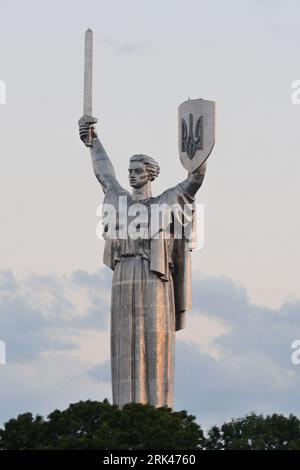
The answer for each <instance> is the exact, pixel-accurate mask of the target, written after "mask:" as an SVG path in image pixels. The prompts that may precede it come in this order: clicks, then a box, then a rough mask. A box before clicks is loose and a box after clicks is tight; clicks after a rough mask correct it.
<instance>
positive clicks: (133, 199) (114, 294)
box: [79, 30, 214, 408]
mask: <svg viewBox="0 0 300 470" xmlns="http://www.w3.org/2000/svg"><path fill="white" fill-rule="evenodd" d="M89 31H90V30H88V32H87V36H86V55H85V57H86V67H88V68H90V71H89V72H87V70H86V69H85V106H84V115H83V116H82V118H80V120H79V133H80V138H81V140H82V141H83V142H84V143H85V145H86V146H87V147H89V148H90V151H91V157H92V164H93V170H94V173H95V176H96V178H97V180H98V181H99V183H100V184H101V186H102V190H103V192H104V195H105V196H104V204H110V205H111V206H112V207H113V208H114V209H115V211H116V214H117V218H116V219H115V222H114V223H115V227H114V228H115V229H116V230H115V234H117V236H116V237H113V238H111V237H107V238H106V240H105V248H104V255H103V261H104V263H105V264H106V265H107V266H109V267H110V268H111V269H112V270H113V280H112V291H111V370H112V391H113V403H114V404H116V405H118V406H119V407H122V406H124V405H125V404H126V403H130V402H139V403H149V404H151V405H154V406H156V407H160V406H168V407H170V408H172V406H173V388H174V348H175V331H176V330H179V329H181V328H183V327H184V313H185V311H186V310H188V309H190V308H191V266H190V250H189V249H188V242H187V240H186V239H184V237H182V238H181V239H180V238H178V239H175V238H174V233H173V231H172V227H174V217H176V214H175V215H174V213H173V212H172V211H171V216H170V217H171V218H170V221H171V223H170V224H169V228H170V231H169V233H168V234H169V236H168V237H167V236H164V235H165V233H166V232H167V231H166V227H165V226H164V225H163V223H161V222H160V223H159V228H158V232H159V236H158V237H154V236H149V237H148V238H147V237H133V238H132V237H131V236H130V234H129V233H127V236H126V237H123V238H119V237H118V233H119V231H120V230H121V228H122V227H121V222H120V220H121V215H123V216H124V214H121V210H120V204H119V202H120V198H123V200H125V201H126V211H127V212H126V214H125V215H126V217H127V218H130V215H129V214H130V208H131V207H132V206H133V205H134V204H138V205H142V206H143V208H145V210H146V213H147V215H148V219H147V220H148V223H149V225H151V217H153V215H152V210H151V209H152V207H154V206H155V205H156V207H157V206H159V207H161V206H168V207H171V208H172V207H178V205H179V206H180V207H183V206H184V205H185V204H186V205H188V206H191V204H193V202H194V200H195V195H196V193H197V191H198V190H199V188H200V187H201V185H202V182H203V179H204V175H205V171H206V162H205V160H206V158H207V157H208V155H209V153H210V152H209V153H208V155H207V152H208V150H207V148H204V147H205V145H204V142H201V140H202V139H205V132H203V131H204V129H203V128H202V127H201V126H203V125H204V127H205V125H206V124H205V123H203V122H202V123H201V120H202V117H201V116H200V117H198V120H197V123H196V126H195V132H194V129H193V123H192V118H191V113H190V112H189V110H187V112H188V114H187V116H185V114H184V112H182V113H181V114H180V121H179V129H180V139H181V140H180V142H181V143H180V152H183V153H186V161H185V164H187V165H190V164H191V162H192V161H193V163H194V162H195V161H194V158H195V155H197V157H198V159H199V158H200V160H199V161H198V164H196V168H193V171H189V173H188V175H187V178H186V179H184V180H183V181H181V182H180V183H178V184H177V185H176V186H174V187H171V188H169V189H167V190H166V191H164V192H163V193H162V194H160V195H159V196H152V188H151V183H152V181H154V180H155V179H156V178H157V177H158V175H159V165H158V163H157V162H156V161H155V160H154V159H153V158H152V157H150V156H147V155H144V154H137V155H133V156H132V157H131V158H130V160H129V167H128V172H129V174H128V177H129V184H130V186H131V188H132V192H131V193H130V192H129V191H127V190H126V189H125V188H123V187H122V186H121V185H120V183H119V182H118V179H117V177H116V173H115V170H114V167H113V164H112V162H111V160H110V158H109V157H108V155H107V153H106V151H105V149H104V147H103V145H102V143H101V141H100V139H99V137H98V135H97V132H96V129H95V125H94V124H95V122H96V119H95V118H92V108H91V60H90V57H91V46H92V43H91V32H90V33H89ZM87 42H88V43H89V44H87ZM87 54H88V56H89V58H87ZM88 88H89V89H88ZM87 98H88V106H86V105H87V102H86V99H87ZM193 101H202V102H203V103H204V104H207V103H212V102H205V101H203V100H191V104H192V105H194V104H195V103H192V102H193ZM186 103H188V102H186ZM203 103H202V105H203ZM183 105H184V103H183ZM184 109H185V107H184ZM192 116H194V114H193V115H192ZM204 117H205V116H204ZM196 118H197V116H196ZM188 119H189V129H188V125H187V120H188ZM199 119H200V120H199ZM210 124H211V123H210ZM213 124H214V123H213ZM208 133H209V132H207V135H208ZM210 146H211V149H212V147H213V143H212V142H211V143H210ZM211 149H210V151H211ZM203 150H205V152H206V153H205V152H204V153H203ZM201 152H202V154H201ZM188 153H190V154H193V155H192V156H190V155H188ZM200 154H201V155H200ZM199 155H200V157H199ZM201 159H202V160H201ZM199 162H200V164H199ZM126 217H125V218H126ZM122 220H123V219H122ZM172 221H173V222H172ZM107 225H108V224H107ZM107 225H106V226H105V228H104V232H108V231H109V228H108V226H107ZM138 225H139V224H138Z"/></svg>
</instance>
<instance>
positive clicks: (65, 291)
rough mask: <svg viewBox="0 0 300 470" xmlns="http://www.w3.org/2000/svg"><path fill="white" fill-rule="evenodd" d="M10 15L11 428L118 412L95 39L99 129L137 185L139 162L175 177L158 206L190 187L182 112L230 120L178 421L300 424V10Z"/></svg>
mask: <svg viewBox="0 0 300 470" xmlns="http://www.w3.org/2000/svg"><path fill="white" fill-rule="evenodd" d="M0 13H1V14H0V22H1V28H0V80H1V81H2V82H5V86H6V104H0V158H1V163H0V165H1V171H0V211H1V246H0V340H3V341H5V342H6V347H7V364H6V365H5V366H0V423H3V422H4V421H5V420H7V419H9V418H10V417H12V416H15V415H16V414H18V413H20V412H22V411H28V410H33V411H34V412H40V413H42V414H47V413H48V412H50V411H51V410H52V409H54V408H56V407H58V408H62V407H65V406H67V405H68V403H70V402H71V401H76V400H79V399H88V398H93V399H104V398H105V397H108V398H110V396H111V395H110V394H111V391H110V376H109V297H108V295H109V289H110V283H111V272H110V271H109V269H108V268H106V267H105V266H104V265H103V263H102V250H103V246H102V242H101V241H99V239H98V238H97V237H96V225H97V223H98V219H97V217H96V209H97V206H98V205H99V203H100V202H101V201H102V199H103V194H102V190H101V187H100V185H99V183H98V182H97V180H96V178H95V177H94V174H93V171H92V167H91V162H90V155H89V151H88V150H87V149H86V148H85V147H84V146H83V145H82V142H81V141H80V140H79V138H78V131H77V120H78V119H79V118H80V116H81V114H82V98H83V46H84V32H85V30H86V29H87V28H88V27H90V28H92V29H93V31H94V114H95V116H96V117H97V118H98V120H99V124H98V126H97V129H98V133H99V136H100V138H101V140H102V142H103V144H104V146H105V148H106V150H107V152H108V154H109V155H110V157H111V159H112V162H113V164H114V166H115V169H116V172H117V176H118V179H119V181H120V183H121V184H122V185H124V186H127V187H128V182H127V173H128V171H127V168H128V159H129V158H130V156H131V155H133V154H135V153H147V154H149V155H151V156H153V157H154V158H155V159H156V160H158V162H159V163H160V167H161V173H160V176H159V178H158V179H157V180H156V181H155V182H154V183H153V194H154V195H155V194H159V193H160V192H162V191H163V190H165V189H166V188H168V187H171V186H174V185H175V184H177V183H178V182H180V181H182V180H184V179H185V177H186V172H185V170H184V169H183V167H182V166H181V163H180V161H179V155H178V147H177V146H178V144H177V141H178V135H177V109H178V106H179V104H180V103H182V102H183V101H185V100H186V99H187V98H188V97H191V98H200V97H203V98H204V99H210V100H213V101H215V102H216V145H215V148H214V150H213V152H212V154H211V156H210V158H209V161H208V165H207V174H206V177H205V181H204V183H203V186H202V188H201V190H200V191H199V193H198V195H197V202H199V203H202V204H204V207H205V225H204V233H205V243H204V247H203V249H202V250H200V251H197V252H194V253H193V264H192V267H193V283H194V285H193V309H192V311H191V312H190V313H189V314H188V327H187V329H186V330H184V331H182V332H179V333H178V334H177V351H176V386H175V407H176V408H177V409H187V410H188V411H190V412H191V413H194V414H195V415H196V416H197V419H198V420H199V422H201V423H203V425H205V426H209V425H211V424H215V423H220V422H222V420H224V419H228V418H231V417H237V416H241V415H243V414H245V413H247V412H250V411H259V412H264V413H267V412H273V411H277V412H279V411H280V412H283V413H290V412H293V413H295V414H297V413H298V416H299V415H300V409H299V408H300V406H299V405H298V404H297V389H299V377H300V365H299V366H298V367H297V366H296V365H293V364H292V362H291V342H292V341H293V340H295V339H299V338H300V322H299V320H298V316H299V304H300V300H299V299H300V282H299V281H300V275H299V265H300V250H299V247H298V243H299V242H298V241H299V238H300V222H299V216H298V215H297V214H298V212H299V211H298V201H299V196H300V185H299V175H300V163H299V154H300V138H299V131H298V126H299V123H300V105H297V104H293V102H292V100H291V95H292V88H291V86H292V83H293V82H294V81H295V80H299V79H300V64H299V61H298V57H299V52H300V30H299V16H300V5H299V2H297V1H296V0H287V1H283V0H227V1H226V2H223V1H221V0H209V1H208V0H198V1H196V0H186V2H181V1H179V0H172V1H171V0H160V1H158V0H152V1H151V2H147V1H145V0H139V1H137V0H126V1H121V0H111V1H109V2H108V1H102V0H98V1H92V0H87V1H86V2H85V3H84V4H83V3H82V2H79V1H72V2H71V1H68V0H66V1H59V2H58V1H57V0H53V1H51V2H38V1H34V0H28V1H27V2H21V1H14V0H12V1H9V2H8V1H4V0H0ZM187 364H188V365H189V367H187Z"/></svg>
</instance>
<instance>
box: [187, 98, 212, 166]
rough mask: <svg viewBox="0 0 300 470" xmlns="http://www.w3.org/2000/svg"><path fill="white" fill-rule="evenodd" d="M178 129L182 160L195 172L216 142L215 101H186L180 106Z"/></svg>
mask: <svg viewBox="0 0 300 470" xmlns="http://www.w3.org/2000/svg"><path fill="white" fill-rule="evenodd" d="M178 131H179V156H180V161H181V163H182V165H183V167H184V168H185V169H186V170H187V171H189V172H193V171H195V170H196V168H198V167H199V166H201V165H202V163H204V162H205V160H206V159H207V158H208V157H209V155H210V153H211V151H212V149H213V147H214V144H215V103H214V101H207V100H202V99H197V100H187V101H184V102H183V103H182V104H181V105H180V106H179V108H178Z"/></svg>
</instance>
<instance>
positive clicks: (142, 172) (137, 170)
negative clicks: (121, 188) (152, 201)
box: [128, 162, 149, 188]
mask: <svg viewBox="0 0 300 470" xmlns="http://www.w3.org/2000/svg"><path fill="white" fill-rule="evenodd" d="M128 171H129V184H130V186H131V187H132V188H142V187H143V186H144V185H145V184H146V183H147V182H148V180H149V174H148V172H147V170H146V167H145V165H144V163H143V162H130V163H129V169H128Z"/></svg>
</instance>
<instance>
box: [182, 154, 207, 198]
mask: <svg viewBox="0 0 300 470" xmlns="http://www.w3.org/2000/svg"><path fill="white" fill-rule="evenodd" d="M205 172H206V161H205V162H204V163H203V164H202V165H201V166H199V167H198V168H197V169H196V170H195V171H193V172H192V173H189V174H188V177H187V178H186V179H185V180H184V181H183V182H182V183H181V186H182V188H183V189H184V191H185V192H186V193H187V194H188V195H189V196H192V197H194V196H195V195H196V193H197V191H198V189H199V188H200V187H201V185H202V183H203V180H204V176H205Z"/></svg>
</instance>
